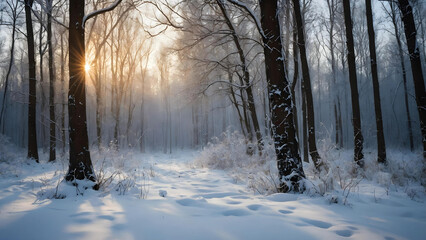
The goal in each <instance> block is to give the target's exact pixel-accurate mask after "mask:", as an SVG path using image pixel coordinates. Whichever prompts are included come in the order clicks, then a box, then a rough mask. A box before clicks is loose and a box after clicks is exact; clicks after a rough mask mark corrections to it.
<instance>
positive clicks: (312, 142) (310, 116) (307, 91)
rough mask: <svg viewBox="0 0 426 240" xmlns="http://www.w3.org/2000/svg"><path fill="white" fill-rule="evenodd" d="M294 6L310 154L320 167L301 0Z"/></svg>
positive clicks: (297, 0) (317, 166)
mask: <svg viewBox="0 0 426 240" xmlns="http://www.w3.org/2000/svg"><path fill="white" fill-rule="evenodd" d="M293 7H294V14H295V20H296V25H297V34H298V38H297V39H298V47H299V50H300V59H301V63H302V84H303V90H304V91H303V92H304V95H305V97H306V99H303V101H305V100H306V110H307V123H308V147H309V154H310V155H311V157H312V161H313V162H314V165H315V167H316V168H317V169H320V168H321V167H322V166H324V164H323V162H322V161H321V157H320V155H319V153H318V150H317V144H316V137H315V114H314V101H313V97H312V87H311V77H310V73H309V66H308V60H307V54H306V46H305V30H304V23H303V20H302V14H301V11H300V2H299V0H293Z"/></svg>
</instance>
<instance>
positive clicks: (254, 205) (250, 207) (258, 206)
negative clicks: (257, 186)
mask: <svg viewBox="0 0 426 240" xmlns="http://www.w3.org/2000/svg"><path fill="white" fill-rule="evenodd" d="M261 207H262V205H260V204H252V205H248V206H247V208H248V209H250V210H252V211H257V210H259V208H261Z"/></svg>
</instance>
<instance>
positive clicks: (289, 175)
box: [259, 0, 305, 192]
mask: <svg viewBox="0 0 426 240" xmlns="http://www.w3.org/2000/svg"><path fill="white" fill-rule="evenodd" d="M277 3H278V1H270V0H268V1H267V0H260V1H259V5H260V11H261V16H262V17H261V26H262V29H263V34H262V40H263V43H264V54H265V69H266V79H267V83H268V92H269V102H270V105H271V115H272V124H273V127H272V131H273V138H274V144H275V153H276V155H277V167H278V172H279V177H280V186H279V189H278V190H279V191H280V192H289V191H295V192H303V191H304V189H305V186H304V183H303V181H304V179H305V173H304V171H303V166H302V161H301V159H300V155H299V144H298V142H297V139H296V132H295V128H294V123H293V108H292V104H293V103H292V99H291V90H290V86H289V82H288V79H287V76H286V72H285V69H284V56H283V53H282V41H281V35H280V23H279V19H278V13H277V10H278V9H277Z"/></svg>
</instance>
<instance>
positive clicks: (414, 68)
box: [398, 0, 426, 158]
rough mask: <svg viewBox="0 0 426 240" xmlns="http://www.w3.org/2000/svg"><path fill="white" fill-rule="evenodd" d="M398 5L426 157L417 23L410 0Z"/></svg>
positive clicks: (425, 97) (424, 96)
mask: <svg viewBox="0 0 426 240" xmlns="http://www.w3.org/2000/svg"><path fill="white" fill-rule="evenodd" d="M398 7H399V9H400V10H401V13H402V21H403V23H404V30H405V37H406V39H407V47H408V53H409V54H410V63H411V73H412V74H413V81H414V89H415V94H416V103H417V110H418V112H419V118H420V129H421V133H422V142H423V157H424V158H426V108H425V106H426V92H425V82H424V79H423V72H422V63H421V59H420V51H419V46H418V45H417V39H416V36H417V30H416V24H415V22H414V17H413V9H412V8H411V5H410V3H409V2H408V0H398Z"/></svg>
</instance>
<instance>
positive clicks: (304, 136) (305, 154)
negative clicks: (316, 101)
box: [300, 84, 309, 162]
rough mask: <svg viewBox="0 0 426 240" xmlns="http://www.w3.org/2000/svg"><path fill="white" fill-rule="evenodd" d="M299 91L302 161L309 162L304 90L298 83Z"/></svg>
mask: <svg viewBox="0 0 426 240" xmlns="http://www.w3.org/2000/svg"><path fill="white" fill-rule="evenodd" d="M300 88H301V89H300V91H301V93H302V94H301V95H302V141H303V149H302V150H303V161H305V162H309V150H308V145H309V143H308V123H307V120H308V116H307V114H306V92H305V86H304V85H303V84H301V85H300Z"/></svg>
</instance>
